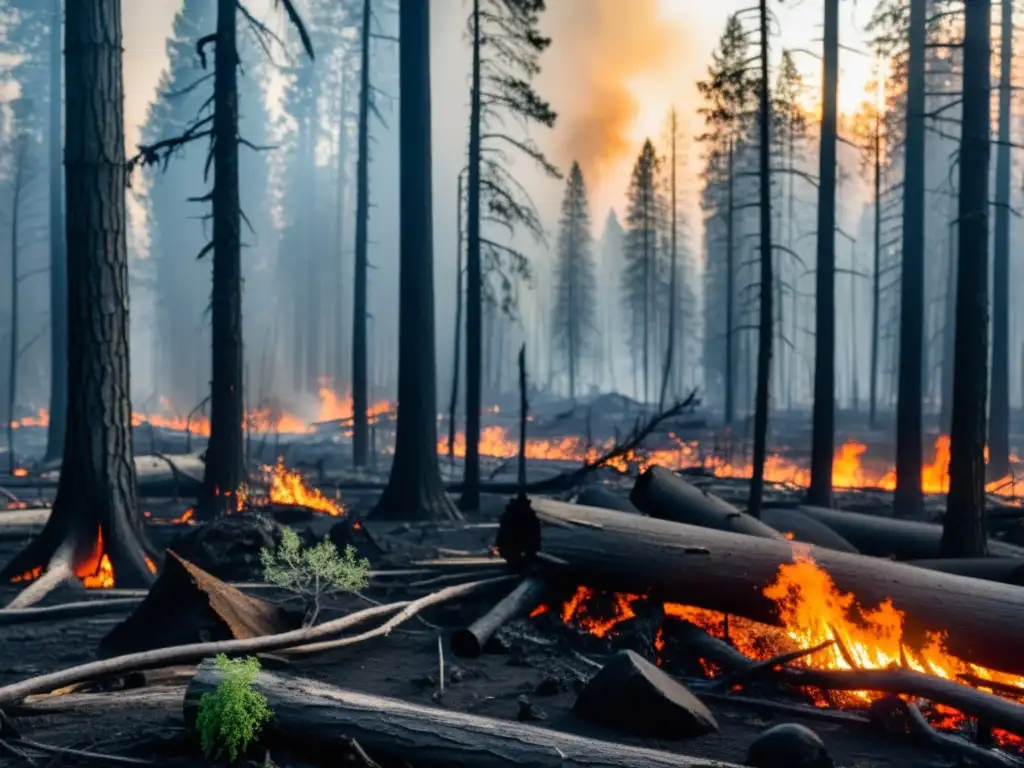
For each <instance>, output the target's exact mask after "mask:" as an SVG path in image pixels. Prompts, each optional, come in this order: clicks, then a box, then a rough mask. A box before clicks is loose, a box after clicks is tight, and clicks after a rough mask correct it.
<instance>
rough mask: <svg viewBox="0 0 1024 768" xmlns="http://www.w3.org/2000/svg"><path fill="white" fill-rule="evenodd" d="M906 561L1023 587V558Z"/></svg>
mask: <svg viewBox="0 0 1024 768" xmlns="http://www.w3.org/2000/svg"><path fill="white" fill-rule="evenodd" d="M907 562H908V563H909V564H910V565H916V566H917V567H918V568H927V569H928V570H929V571H941V572H942V573H955V574H957V575H958V576H968V577H970V578H972V579H983V580H984V581H998V582H999V583H1000V584H1013V585H1015V586H1018V587H1024V560H1018V559H1016V558H1013V557H954V558H940V559H935V560H909V561H907Z"/></svg>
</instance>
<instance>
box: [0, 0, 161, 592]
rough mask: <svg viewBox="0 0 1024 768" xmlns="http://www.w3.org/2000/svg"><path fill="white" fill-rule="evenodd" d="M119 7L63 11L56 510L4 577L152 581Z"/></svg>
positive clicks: (111, 1) (108, 3)
mask: <svg viewBox="0 0 1024 768" xmlns="http://www.w3.org/2000/svg"><path fill="white" fill-rule="evenodd" d="M122 47H123V46H122V34H121V3H120V0H77V2H74V3H69V4H68V12H67V55H66V57H65V68H66V69H65V76H66V77H67V85H68V87H67V96H68V98H67V124H68V130H67V137H68V141H67V146H66V155H65V157H66V160H65V162H66V164H67V171H66V173H67V200H68V208H67V228H68V229H67V241H66V242H67V243H68V260H67V266H68V288H69V292H68V321H69V322H68V342H69V344H68V378H69V381H70V382H72V383H73V384H74V386H72V387H69V388H68V392H69V395H70V402H69V407H68V413H67V416H68V421H67V433H66V434H67V439H66V441H65V445H64V459H63V463H62V466H61V473H60V483H59V485H58V488H57V498H56V499H55V501H54V505H53V512H52V513H51V514H50V517H49V520H47V523H46V526H45V527H44V528H43V531H42V532H41V533H40V534H39V535H38V536H37V537H36V538H35V539H33V540H32V542H31V543H30V544H29V545H28V547H26V548H25V549H24V550H22V551H21V552H20V553H19V554H18V555H16V556H15V557H14V559H13V560H11V562H9V563H8V564H7V566H6V567H5V568H4V569H3V571H0V579H2V580H12V579H16V580H25V579H26V578H34V577H38V576H39V575H40V574H41V573H42V570H43V569H44V568H46V567H47V565H49V564H50V563H51V562H54V564H56V563H57V562H58V561H64V562H66V563H67V565H69V566H70V567H71V568H72V569H73V570H74V572H75V573H76V575H78V576H79V577H83V578H84V577H90V576H95V575H96V574H97V573H98V572H99V571H100V570H101V568H102V566H103V564H104V556H106V564H107V565H109V567H110V568H111V569H112V572H113V579H114V583H116V585H117V586H119V587H145V586H148V585H149V584H150V583H151V582H152V581H153V571H154V570H155V566H154V565H153V562H152V559H151V558H152V557H154V552H153V550H152V549H151V548H150V545H149V543H148V541H147V539H146V535H145V532H144V530H143V526H142V522H141V518H140V517H139V514H138V507H137V502H136V489H135V464H134V462H133V461H132V430H131V399H130V390H129V372H128V368H129V361H128V340H129V332H128V328H129V324H128V246H127V237H126V211H125V185H124V182H125V156H124V114H123V104H124V86H123V77H122V69H121V51H122Z"/></svg>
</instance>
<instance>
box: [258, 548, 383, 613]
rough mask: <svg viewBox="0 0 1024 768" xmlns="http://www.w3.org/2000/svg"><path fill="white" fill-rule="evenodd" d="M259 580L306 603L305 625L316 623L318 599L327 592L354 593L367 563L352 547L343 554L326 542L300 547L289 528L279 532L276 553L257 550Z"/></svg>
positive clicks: (365, 579)
mask: <svg viewBox="0 0 1024 768" xmlns="http://www.w3.org/2000/svg"><path fill="white" fill-rule="evenodd" d="M260 562H261V563H262V564H263V579H264V581H266V582H267V583H268V584H273V585H275V586H278V587H281V588H282V589H287V590H289V591H290V592H295V593H296V594H298V595H299V596H300V597H302V599H303V600H304V601H305V603H306V620H305V624H306V625H307V626H308V625H310V624H312V623H313V622H314V621H316V617H317V614H318V613H319V612H320V599H321V597H322V596H323V595H324V594H325V593H327V592H331V591H339V592H358V591H359V590H361V589H364V588H365V587H366V584H367V582H368V581H369V575H368V574H369V571H370V561H369V560H367V559H366V558H365V557H362V558H361V557H359V556H358V555H357V553H356V550H355V547H352V546H348V547H345V551H344V552H343V553H339V552H338V549H337V548H336V547H335V546H334V544H333V543H332V542H330V541H321V542H320V543H319V544H317V545H316V546H315V547H307V548H306V549H303V548H302V542H301V540H300V539H299V534H297V533H296V532H295V531H293V530H291V529H290V528H285V529H283V530H282V531H281V544H280V545H279V546H278V548H277V549H276V550H269V549H267V548H265V547H264V548H263V549H262V550H260Z"/></svg>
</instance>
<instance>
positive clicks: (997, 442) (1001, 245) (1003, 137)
mask: <svg viewBox="0 0 1024 768" xmlns="http://www.w3.org/2000/svg"><path fill="white" fill-rule="evenodd" d="M1001 8H1002V14H1001V19H1002V21H1001V27H1002V35H1001V37H1002V44H1001V46H1000V56H1001V59H1002V61H1001V64H1000V68H999V146H998V147H997V149H996V232H995V242H994V246H995V248H994V250H993V253H992V403H991V405H990V406H989V407H990V413H989V417H990V421H989V433H988V471H989V476H990V477H991V478H992V479H994V480H997V479H999V478H1001V477H1005V476H1006V475H1008V474H1009V473H1010V172H1011V166H1010V141H1011V138H1010V120H1011V109H1012V103H1013V102H1012V100H1011V98H1010V97H1011V90H1010V89H1011V88H1012V85H1013V3H1011V2H1009V1H1008V0H1007V2H1004V3H1003V4H1002V6H1001Z"/></svg>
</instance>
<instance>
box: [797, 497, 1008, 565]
mask: <svg viewBox="0 0 1024 768" xmlns="http://www.w3.org/2000/svg"><path fill="white" fill-rule="evenodd" d="M797 510H798V511H800V512H802V513H803V514H805V515H807V516H808V517H810V518H812V519H814V520H817V521H818V522H819V523H822V524H824V525H827V526H828V527H829V528H831V529H832V530H833V531H835V532H836V533H838V534H839V535H840V536H842V537H843V538H844V539H846V540H847V541H848V542H850V543H851V544H852V545H853V546H855V547H856V548H857V549H858V550H860V552H861V554H864V555H874V556H875V557H891V558H893V559H895V560H929V559H933V558H938V557H940V556H941V552H940V545H941V542H942V526H941V525H939V524H938V523H923V522H919V521H916V520H896V519H894V518H891V517H880V516H875V515H865V514H863V513H862V512H845V511H840V510H838V509H829V508H827V507H815V506H809V505H802V506H799V507H797ZM988 551H989V554H990V555H992V556H993V557H1015V558H1018V559H1022V558H1024V548H1022V547H1015V546H1013V545H1012V544H1007V543H1005V542H1002V541H998V540H997V539H989V540H988Z"/></svg>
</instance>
